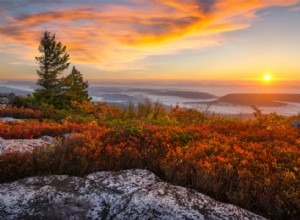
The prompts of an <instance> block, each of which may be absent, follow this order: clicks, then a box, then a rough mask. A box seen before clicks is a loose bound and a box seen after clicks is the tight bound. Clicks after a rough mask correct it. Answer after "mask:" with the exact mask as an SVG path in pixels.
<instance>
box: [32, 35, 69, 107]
mask: <svg viewBox="0 0 300 220" xmlns="http://www.w3.org/2000/svg"><path fill="white" fill-rule="evenodd" d="M38 50H39V52H40V53H41V54H42V55H41V56H39V57H36V58H35V59H36V61H37V62H38V63H39V70H37V74H38V76H39V80H38V81H37V85H38V86H39V88H38V89H36V90H35V92H34V94H33V95H34V97H35V98H37V99H38V100H39V101H40V102H45V103H47V104H50V105H54V106H56V105H57V102H59V98H60V97H59V95H60V93H61V88H60V87H61V83H60V80H59V79H58V75H60V74H61V73H62V72H63V71H64V70H66V69H67V68H68V67H69V65H70V63H68V61H69V55H68V54H67V53H66V46H63V45H62V44H61V42H58V43H57V42H56V40H55V34H54V35H52V36H51V35H50V32H48V31H45V32H44V35H43V37H42V39H41V41H40V46H39V48H38Z"/></svg>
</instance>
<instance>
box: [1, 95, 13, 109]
mask: <svg viewBox="0 0 300 220" xmlns="http://www.w3.org/2000/svg"><path fill="white" fill-rule="evenodd" d="M15 97H16V95H15V94H14V93H0V107H8V106H10V105H11V103H12V102H13V100H14V98H15Z"/></svg>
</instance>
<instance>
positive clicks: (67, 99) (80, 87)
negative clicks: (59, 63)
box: [61, 66, 90, 107]
mask: <svg viewBox="0 0 300 220" xmlns="http://www.w3.org/2000/svg"><path fill="white" fill-rule="evenodd" d="M61 83H62V94H61V96H62V98H61V101H62V102H63V103H62V105H63V107H70V106H71V102H72V101H76V102H79V103H83V102H85V101H90V98H89V94H88V91H87V88H88V86H89V85H88V82H87V81H84V80H83V76H82V74H81V73H80V72H79V71H78V70H77V69H76V67H74V66H73V69H72V72H71V73H70V74H69V75H68V76H67V77H65V78H62V80H61Z"/></svg>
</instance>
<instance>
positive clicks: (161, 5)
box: [0, 0, 299, 70]
mask: <svg viewBox="0 0 300 220" xmlns="http://www.w3.org/2000/svg"><path fill="white" fill-rule="evenodd" d="M2 2H3V1H2ZM5 2H6V1H5V0H4V3H5ZM9 2H11V1H7V7H5V10H6V11H8V12H7V13H8V14H7V13H6V14H7V15H5V16H1V15H0V19H2V21H3V22H2V23H1V24H0V41H2V42H6V43H10V44H16V45H18V44H19V45H21V46H22V47H27V50H26V54H25V53H24V54H23V58H24V59H29V58H30V57H29V55H30V56H32V55H33V54H34V53H36V52H34V51H36V48H37V46H38V43H39V38H40V37H41V35H42V32H43V31H44V30H46V29H47V30H49V31H51V33H56V34H57V39H58V40H59V41H62V42H63V44H65V45H67V48H68V52H69V53H70V55H71V58H72V61H73V62H77V63H87V64H93V65H95V66H97V67H99V68H105V69H110V70H116V69H121V68H128V67H129V66H132V65H131V64H130V62H133V61H135V60H140V59H143V58H145V57H147V56H153V55H164V54H176V53H180V52H184V51H187V50H200V49H203V48H207V47H211V46H215V45H219V44H221V43H222V41H223V39H222V33H224V32H226V31H234V30H240V29H244V28H247V27H249V26H250V25H251V23H252V22H253V21H254V20H255V19H257V15H256V12H257V11H258V10H260V9H264V8H267V7H270V6H292V5H295V4H296V3H299V0H284V1H283V0H269V1H264V0H250V1H242V0H235V1H233V0H139V1H138V0H127V1H125V0H123V1H114V3H111V1H101V2H102V3H99V1H86V3H80V2H78V1H66V0H65V1H59V2H60V3H59V4H58V3H55V2H54V3H53V1H41V0H27V1H14V4H12V3H9ZM37 4H38V5H39V7H37V8H38V9H36V8H35V7H33V6H35V5H37ZM4 5H5V4H3V3H0V10H1V7H2V8H3V7H4ZM12 5H14V6H18V7H23V10H20V11H22V13H16V12H15V11H14V10H12V9H9V7H8V6H12ZM43 5H44V7H43ZM46 6H47V7H46ZM2 50H3V49H2ZM15 50H16V49H15V47H14V48H13V49H10V48H9V47H7V48H6V52H7V53H16V51H15ZM28 51H30V52H28ZM21 53H22V52H21ZM33 57H34V56H32V57H31V59H33Z"/></svg>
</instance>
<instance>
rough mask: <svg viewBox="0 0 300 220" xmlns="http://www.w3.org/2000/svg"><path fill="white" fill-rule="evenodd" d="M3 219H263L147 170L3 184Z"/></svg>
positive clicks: (0, 212)
mask: <svg viewBox="0 0 300 220" xmlns="http://www.w3.org/2000/svg"><path fill="white" fill-rule="evenodd" d="M0 219H7V220H9V219H74V220H75V219H80V220H81V219H122V220H126V219H198V220H199V219H264V218H262V217H260V216H258V215H255V214H253V213H251V212H249V211H246V210H243V209H241V208H238V207H236V206H233V205H230V204H225V203H221V202H217V201H215V200H213V199H211V198H209V197H208V196H205V195H203V194H201V193H198V192H196V191H194V190H191V189H187V188H183V187H179V186H174V185H171V184H169V183H165V182H162V181H161V180H160V179H158V178H157V177H156V176H155V175H154V174H152V173H151V172H149V171H147V170H127V171H120V172H97V173H93V174H90V175H88V176H85V177H82V178H81V177H71V176H45V177H30V178H26V179H23V180H19V181H16V182H14V183H9V184H1V185H0Z"/></svg>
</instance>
